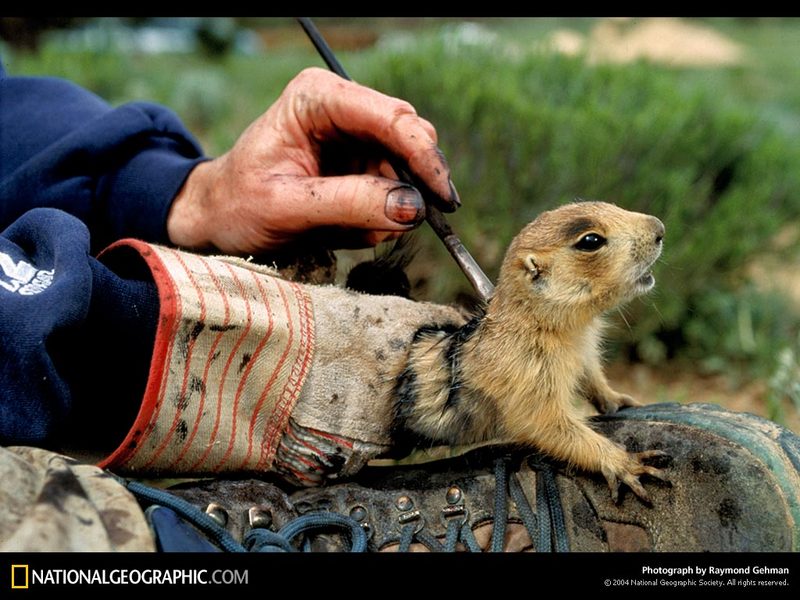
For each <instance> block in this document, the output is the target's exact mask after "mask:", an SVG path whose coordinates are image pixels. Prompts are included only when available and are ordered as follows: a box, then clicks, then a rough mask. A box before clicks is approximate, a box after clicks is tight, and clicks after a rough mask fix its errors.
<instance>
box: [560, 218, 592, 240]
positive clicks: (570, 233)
mask: <svg viewBox="0 0 800 600" xmlns="http://www.w3.org/2000/svg"><path fill="white" fill-rule="evenodd" d="M594 227H595V223H594V221H592V220H591V219H587V218H585V217H581V218H579V219H575V220H574V221H570V222H569V223H567V224H566V225H564V227H563V228H562V229H561V233H562V235H563V236H564V238H566V239H568V240H571V239H573V238H574V237H575V236H577V235H579V234H581V233H587V232H588V231H589V230H591V229H592V228H594Z"/></svg>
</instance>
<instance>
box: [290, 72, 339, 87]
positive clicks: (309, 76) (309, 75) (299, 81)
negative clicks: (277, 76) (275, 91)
mask: <svg viewBox="0 0 800 600" xmlns="http://www.w3.org/2000/svg"><path fill="white" fill-rule="evenodd" d="M328 76H330V73H329V72H328V71H326V70H325V69H321V68H320V67H307V68H305V69H303V70H302V71H300V72H299V73H298V74H297V75H295V76H294V78H293V79H292V80H291V81H290V82H289V83H288V85H287V86H286V87H287V89H294V88H298V87H300V88H305V87H308V86H310V85H315V84H316V83H318V82H319V81H320V79H324V78H327V77H328Z"/></svg>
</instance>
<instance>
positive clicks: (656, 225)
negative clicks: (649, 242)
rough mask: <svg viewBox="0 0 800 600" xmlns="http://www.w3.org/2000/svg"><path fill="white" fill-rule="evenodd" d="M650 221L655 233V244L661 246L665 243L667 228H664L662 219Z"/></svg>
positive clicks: (653, 218) (654, 218) (655, 218)
mask: <svg viewBox="0 0 800 600" xmlns="http://www.w3.org/2000/svg"><path fill="white" fill-rule="evenodd" d="M650 219H651V220H652V221H651V222H652V227H653V233H655V242H656V244H660V243H661V242H662V241H664V232H665V231H666V228H665V227H664V223H662V222H661V219H659V218H657V217H650Z"/></svg>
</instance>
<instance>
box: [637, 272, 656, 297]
mask: <svg viewBox="0 0 800 600" xmlns="http://www.w3.org/2000/svg"><path fill="white" fill-rule="evenodd" d="M655 284H656V278H655V277H653V273H652V272H651V271H648V272H647V273H645V274H644V275H642V276H641V277H639V279H637V280H636V287H638V288H639V289H640V290H642V291H643V292H646V291H649V290H650V289H652V287H653V286H654V285H655Z"/></svg>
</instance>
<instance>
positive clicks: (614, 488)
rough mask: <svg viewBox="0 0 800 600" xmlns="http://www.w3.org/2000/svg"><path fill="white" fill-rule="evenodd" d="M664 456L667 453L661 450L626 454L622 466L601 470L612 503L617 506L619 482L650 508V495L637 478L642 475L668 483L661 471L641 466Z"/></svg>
mask: <svg viewBox="0 0 800 600" xmlns="http://www.w3.org/2000/svg"><path fill="white" fill-rule="evenodd" d="M665 456H668V455H667V453H666V452H663V451H661V450H646V451H644V452H637V453H631V454H628V453H626V454H625V459H624V462H622V464H618V465H614V466H611V467H610V468H607V469H603V476H604V477H605V478H606V481H607V482H608V487H609V488H610V490H611V499H612V500H613V501H614V504H619V484H620V481H621V482H622V483H624V484H625V485H627V486H628V487H629V488H630V489H631V491H632V492H633V493H634V494H636V496H637V497H638V498H639V499H640V500H641V501H642V502H644V503H645V504H646V505H648V506H652V505H653V503H652V500H651V499H650V495H649V494H648V493H647V491H646V490H645V489H644V486H643V485H642V483H641V481H639V477H641V476H642V475H649V476H650V477H653V478H655V479H658V480H660V481H665V482H667V483H669V479H668V478H667V476H666V474H665V473H664V471H663V470H662V469H658V468H656V467H651V466H649V465H645V464H642V461H643V460H646V459H650V458H662V457H665Z"/></svg>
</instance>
